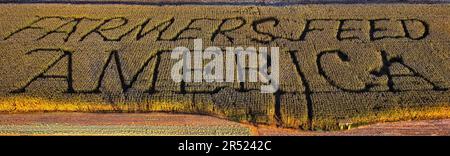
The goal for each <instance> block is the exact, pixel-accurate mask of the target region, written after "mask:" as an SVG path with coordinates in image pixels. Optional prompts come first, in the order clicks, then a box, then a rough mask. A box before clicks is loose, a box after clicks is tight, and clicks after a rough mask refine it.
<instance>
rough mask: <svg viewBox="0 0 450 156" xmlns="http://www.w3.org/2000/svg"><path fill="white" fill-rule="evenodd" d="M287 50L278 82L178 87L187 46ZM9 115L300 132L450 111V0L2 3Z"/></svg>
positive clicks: (0, 79) (0, 100) (2, 106)
mask: <svg viewBox="0 0 450 156" xmlns="http://www.w3.org/2000/svg"><path fill="white" fill-rule="evenodd" d="M196 38H201V39H203V41H204V43H203V47H208V46H218V47H222V48H225V47H229V46H231V47H236V46H243V47H248V46H260V47H280V69H281V70H280V89H279V91H278V92H276V93H274V94H263V93H260V91H259V90H258V89H259V87H260V86H261V83H250V82H249V83H240V82H236V83H227V82H220V83H219V82H215V83H195V82H192V83H175V82H174V81H173V80H172V79H171V77H170V70H171V68H172V66H173V65H174V63H175V60H172V59H171V58H170V52H171V50H172V49H174V48H175V47H177V46H187V47H189V48H191V49H192V48H193V40H194V39H196ZM0 58H1V61H0V111H2V112H5V113H15V112H54V111H55V112H57V111H67V112H153V111H163V112H183V113H196V114H207V115H212V116H217V117H221V118H226V119H230V120H234V121H241V122H249V123H257V124H269V125H279V126H283V127H293V128H301V129H337V128H338V127H339V123H342V122H354V123H356V124H364V123H372V122H378V121H395V120H408V119H431V118H449V117H450V110H449V107H450V91H449V88H450V5H444V4H440V5H433V4H428V5H425V4H421V5H419V4H396V5H383V4H372V5H302V6H285V7H271V6H191V5H183V6H152V5H145V6H144V5H142V6H141V5H94V4H92V5H67V4H0Z"/></svg>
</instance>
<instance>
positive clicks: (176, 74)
mask: <svg viewBox="0 0 450 156" xmlns="http://www.w3.org/2000/svg"><path fill="white" fill-rule="evenodd" d="M202 44H203V42H202V40H201V39H195V40H194V52H193V53H192V54H191V51H190V50H189V49H188V48H186V47H176V48H175V49H173V50H172V54H171V58H172V59H175V60H177V61H178V62H176V63H175V64H174V65H173V67H172V70H171V77H172V80H174V81H175V82H230V83H231V82H239V83H243V82H262V83H264V85H262V86H261V92H262V93H274V92H276V91H277V90H278V88H279V48H278V47H271V48H270V57H269V52H268V48H267V47H259V48H258V51H257V49H256V48H255V47H247V48H246V49H244V48H243V47H226V52H225V54H224V53H223V51H222V49H221V48H219V47H214V46H212V47H208V48H206V49H205V50H204V51H203V47H202V46H203V45H202ZM224 65H225V66H226V68H224V67H223V66H224ZM269 67H270V68H269ZM269 71H270V74H269ZM224 72H225V74H224ZM224 75H225V76H224ZM235 78H236V79H235ZM235 80H236V81H235Z"/></svg>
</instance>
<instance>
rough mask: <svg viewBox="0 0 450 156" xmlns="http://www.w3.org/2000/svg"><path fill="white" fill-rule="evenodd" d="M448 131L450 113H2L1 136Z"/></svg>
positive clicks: (420, 133) (425, 133)
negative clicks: (271, 119)
mask: <svg viewBox="0 0 450 156" xmlns="http://www.w3.org/2000/svg"><path fill="white" fill-rule="evenodd" d="M9 135H13V136H16V135H26V136H49V135H50V136H51V135H57V136H62V135H69V136H74V135H76V136H86V135H88V136H91V135H95V136H99V135H107V136H154V135H165V136H167V135H170V136H172V135H176V136H179V135H189V136H192V135H202V136H204V135H215V136H217V135H226V136H235V135H239V136H247V135H256V136H368V135H369V136H371V135H373V136H384V135H398V136H416V135H417V136H433V135H439V136H449V135H450V119H441V120H424V121H402V122H392V123H377V124H374V125H368V126H361V127H358V128H352V129H350V130H347V131H321V132H320V131H302V130H294V129H284V128H276V127H273V126H262V125H260V126H253V125H247V124H239V123H235V122H230V121H226V120H223V119H217V118H214V117H209V116H199V115H189V114H167V113H145V114H144V113H141V114H136V113H130V114H128V113H127V114H125V113H32V114H0V136H9Z"/></svg>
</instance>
